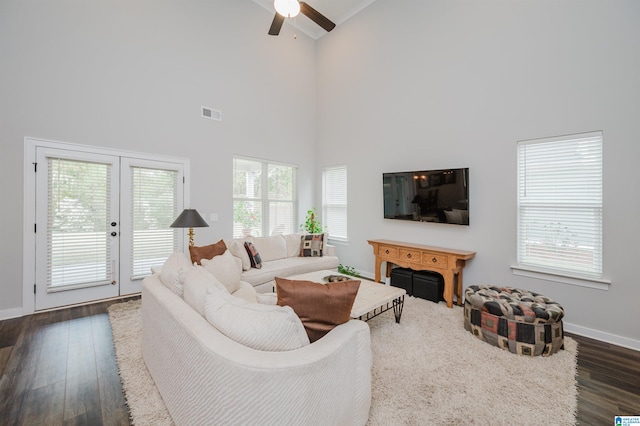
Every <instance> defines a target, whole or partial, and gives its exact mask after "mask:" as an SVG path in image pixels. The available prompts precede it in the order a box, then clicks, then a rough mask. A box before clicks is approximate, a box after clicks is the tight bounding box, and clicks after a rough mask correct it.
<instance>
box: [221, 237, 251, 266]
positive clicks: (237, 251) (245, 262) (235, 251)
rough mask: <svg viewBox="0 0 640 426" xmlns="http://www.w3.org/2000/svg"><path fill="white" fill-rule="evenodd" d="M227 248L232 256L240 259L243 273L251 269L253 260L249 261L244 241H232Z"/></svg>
mask: <svg viewBox="0 0 640 426" xmlns="http://www.w3.org/2000/svg"><path fill="white" fill-rule="evenodd" d="M227 247H228V248H229V251H230V252H231V254H232V255H234V256H235V257H237V258H238V259H240V261H241V263H242V270H243V271H248V270H249V269H251V260H250V259H249V254H248V253H247V249H246V248H244V240H242V239H240V240H231V241H229V242H228V243H227Z"/></svg>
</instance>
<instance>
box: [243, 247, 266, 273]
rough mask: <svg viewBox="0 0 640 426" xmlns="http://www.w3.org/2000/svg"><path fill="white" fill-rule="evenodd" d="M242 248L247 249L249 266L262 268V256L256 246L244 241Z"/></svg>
mask: <svg viewBox="0 0 640 426" xmlns="http://www.w3.org/2000/svg"><path fill="white" fill-rule="evenodd" d="M244 248H245V249H246V250H247V254H248V255H249V260H250V261H251V267H252V268H256V269H260V268H262V258H261V257H260V253H258V250H256V246H254V245H253V243H250V242H249V241H246V242H245V243H244Z"/></svg>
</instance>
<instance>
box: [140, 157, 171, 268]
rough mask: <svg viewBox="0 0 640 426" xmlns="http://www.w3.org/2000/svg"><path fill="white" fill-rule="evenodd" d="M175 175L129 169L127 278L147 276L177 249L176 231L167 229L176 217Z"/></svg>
mask: <svg viewBox="0 0 640 426" xmlns="http://www.w3.org/2000/svg"><path fill="white" fill-rule="evenodd" d="M177 188H178V172H176V171H175V170H162V169H152V168H144V167H135V166H132V167H131V223H132V224H133V239H132V247H131V270H130V271H129V273H130V276H131V279H132V280H134V279H140V278H143V277H146V276H147V275H149V270H150V268H151V266H154V265H162V263H163V262H164V261H165V259H166V258H167V257H169V255H171V253H173V252H174V251H175V250H176V249H177V248H178V235H177V230H176V229H174V228H170V225H171V223H172V222H173V221H174V220H175V218H176V217H177V216H178V214H179V212H178V190H177Z"/></svg>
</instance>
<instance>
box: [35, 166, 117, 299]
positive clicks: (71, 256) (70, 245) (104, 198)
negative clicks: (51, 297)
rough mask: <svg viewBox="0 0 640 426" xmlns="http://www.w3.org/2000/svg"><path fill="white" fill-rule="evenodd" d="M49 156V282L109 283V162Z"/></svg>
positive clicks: (58, 284)
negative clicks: (101, 162)
mask: <svg viewBox="0 0 640 426" xmlns="http://www.w3.org/2000/svg"><path fill="white" fill-rule="evenodd" d="M47 162H48V170H49V172H48V176H47V181H48V202H47V204H48V208H47V222H48V224H47V262H48V265H47V271H48V272H47V288H49V289H52V288H61V287H67V286H76V285H99V284H107V283H110V282H111V278H110V277H111V270H110V266H109V265H110V264H111V249H110V247H111V245H110V244H111V242H110V238H111V237H110V236H109V229H108V227H109V217H108V215H109V212H110V200H111V195H110V186H111V185H110V180H111V174H110V168H109V165H107V164H100V163H92V162H84V161H75V160H65V159H57V158H48V159H47Z"/></svg>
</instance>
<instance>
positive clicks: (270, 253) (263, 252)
mask: <svg viewBox="0 0 640 426" xmlns="http://www.w3.org/2000/svg"><path fill="white" fill-rule="evenodd" d="M253 245H254V246H256V249H257V250H258V253H260V257H261V258H262V261H263V262H269V261H270V260H278V259H285V258H286V257H287V244H286V242H285V240H284V237H283V236H282V235H273V236H271V237H255V238H254V239H253Z"/></svg>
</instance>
